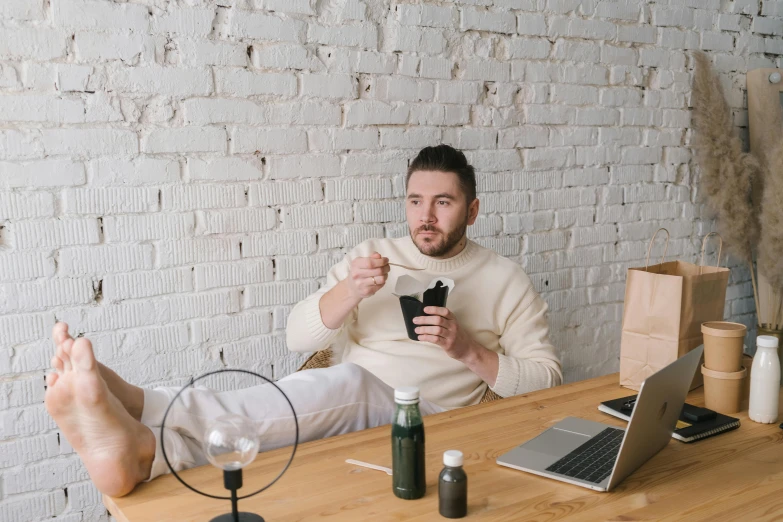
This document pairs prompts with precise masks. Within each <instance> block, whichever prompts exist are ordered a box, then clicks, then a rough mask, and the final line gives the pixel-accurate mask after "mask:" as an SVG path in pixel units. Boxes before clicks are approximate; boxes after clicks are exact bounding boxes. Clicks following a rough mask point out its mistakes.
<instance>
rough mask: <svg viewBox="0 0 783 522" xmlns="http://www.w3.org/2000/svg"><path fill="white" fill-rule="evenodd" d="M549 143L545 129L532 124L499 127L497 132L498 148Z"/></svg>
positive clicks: (537, 145)
mask: <svg viewBox="0 0 783 522" xmlns="http://www.w3.org/2000/svg"><path fill="white" fill-rule="evenodd" d="M548 143H549V137H548V132H547V129H546V128H544V127H535V126H532V125H525V126H518V127H512V128H510V129H501V130H500V132H499V134H498V148H501V149H510V148H514V147H520V148H527V147H545V146H547V145H548Z"/></svg>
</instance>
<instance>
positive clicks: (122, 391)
mask: <svg viewBox="0 0 783 522" xmlns="http://www.w3.org/2000/svg"><path fill="white" fill-rule="evenodd" d="M52 339H53V340H54V344H55V345H56V346H57V352H56V354H55V356H54V357H52V361H51V364H52V368H54V369H55V370H56V371H57V373H62V372H63V371H64V370H65V369H66V368H70V366H71V362H70V352H71V347H72V346H73V343H74V339H73V337H71V335H70V334H69V333H68V325H67V324H66V323H57V324H55V325H54V329H53V330H52ZM98 371H99V372H100V374H101V377H103V380H104V381H105V382H106V385H107V386H108V387H109V391H110V392H111V394H112V395H114V396H115V397H117V398H118V399H119V400H120V402H121V403H122V405H123V406H124V407H125V409H126V410H128V413H130V414H131V416H132V417H133V418H134V419H136V420H137V421H140V420H141V412H142V411H143V409H144V390H142V389H141V388H139V387H138V386H134V385H132V384H131V383H129V382H127V381H125V380H124V379H123V378H122V377H120V376H119V375H117V374H116V373H115V372H114V370H112V369H111V368H109V367H108V366H105V365H103V364H101V363H98Z"/></svg>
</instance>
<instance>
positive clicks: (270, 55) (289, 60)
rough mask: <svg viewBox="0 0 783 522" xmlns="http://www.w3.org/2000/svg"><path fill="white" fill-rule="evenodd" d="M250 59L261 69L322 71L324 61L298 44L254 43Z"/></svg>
mask: <svg viewBox="0 0 783 522" xmlns="http://www.w3.org/2000/svg"><path fill="white" fill-rule="evenodd" d="M243 54H244V53H243ZM250 60H251V62H252V63H253V66H254V67H257V68H260V69H300V70H305V71H322V70H323V69H324V68H325V67H324V63H323V62H322V61H320V60H318V58H317V57H316V56H314V55H313V54H312V53H311V52H310V51H309V50H308V49H307V48H306V47H304V46H302V45H298V44H287V43H280V44H271V45H265V46H263V47H262V46H259V45H253V46H252V47H251V54H250Z"/></svg>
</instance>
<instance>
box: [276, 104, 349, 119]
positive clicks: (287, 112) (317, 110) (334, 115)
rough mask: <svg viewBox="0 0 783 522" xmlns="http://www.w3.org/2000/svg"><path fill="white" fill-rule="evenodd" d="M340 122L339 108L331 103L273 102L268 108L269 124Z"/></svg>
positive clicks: (340, 113) (340, 112)
mask: <svg viewBox="0 0 783 522" xmlns="http://www.w3.org/2000/svg"><path fill="white" fill-rule="evenodd" d="M348 103H352V102H348ZM348 103H346V105H347V104H348ZM341 121H342V111H341V108H340V107H339V106H337V105H335V104H333V103H324V102H320V101H314V100H305V101H297V102H291V103H285V102H275V103H274V104H273V105H272V106H271V107H270V108H269V123H271V124H281V125H285V124H290V125H340V124H341Z"/></svg>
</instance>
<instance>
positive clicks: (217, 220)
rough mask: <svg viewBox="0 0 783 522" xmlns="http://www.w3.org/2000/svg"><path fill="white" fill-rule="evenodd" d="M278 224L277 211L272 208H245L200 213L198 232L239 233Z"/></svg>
mask: <svg viewBox="0 0 783 522" xmlns="http://www.w3.org/2000/svg"><path fill="white" fill-rule="evenodd" d="M276 224H277V212H275V211H274V210H272V209H271V208H264V209H257V208H243V209H238V210H217V211H206V212H201V213H200V219H199V226H198V228H197V233H198V234H239V233H244V232H262V231H264V230H269V229H270V228H273V227H274V226H275V225H276Z"/></svg>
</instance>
